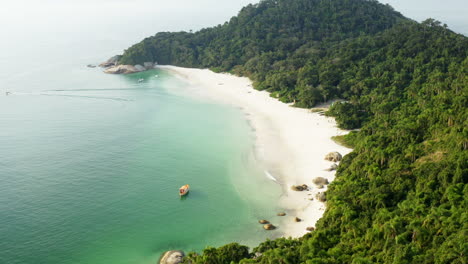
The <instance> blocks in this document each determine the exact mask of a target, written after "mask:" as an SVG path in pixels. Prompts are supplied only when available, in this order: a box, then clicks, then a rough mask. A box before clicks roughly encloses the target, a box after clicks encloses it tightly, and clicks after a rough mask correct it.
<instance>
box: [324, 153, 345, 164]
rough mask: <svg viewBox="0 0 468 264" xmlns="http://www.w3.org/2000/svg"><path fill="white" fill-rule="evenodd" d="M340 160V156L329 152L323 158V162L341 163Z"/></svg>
mask: <svg viewBox="0 0 468 264" xmlns="http://www.w3.org/2000/svg"><path fill="white" fill-rule="evenodd" d="M342 158H343V156H341V154H340V153H338V152H336V151H335V152H330V153H328V154H327V155H326V156H325V160H328V161H333V162H338V161H341V159H342Z"/></svg>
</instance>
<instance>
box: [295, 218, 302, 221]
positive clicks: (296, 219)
mask: <svg viewBox="0 0 468 264" xmlns="http://www.w3.org/2000/svg"><path fill="white" fill-rule="evenodd" d="M301 221H302V219H300V218H299V217H296V218H294V222H301Z"/></svg>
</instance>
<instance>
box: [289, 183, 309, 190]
mask: <svg viewBox="0 0 468 264" xmlns="http://www.w3.org/2000/svg"><path fill="white" fill-rule="evenodd" d="M307 189H308V186H307V185H306V184H302V185H293V186H291V190H293V191H296V192H302V191H307Z"/></svg>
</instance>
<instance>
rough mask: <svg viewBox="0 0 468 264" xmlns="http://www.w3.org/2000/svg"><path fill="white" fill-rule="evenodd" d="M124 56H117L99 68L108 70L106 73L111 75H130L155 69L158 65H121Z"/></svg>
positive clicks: (149, 63)
mask: <svg viewBox="0 0 468 264" xmlns="http://www.w3.org/2000/svg"><path fill="white" fill-rule="evenodd" d="M121 57H122V56H121V55H116V56H114V57H112V58H110V59H108V60H107V61H105V62H103V63H101V64H99V67H103V68H106V69H105V70H104V72H105V73H111V74H130V73H135V72H142V71H147V70H151V69H154V67H155V66H156V65H157V63H155V62H150V61H147V62H144V63H143V65H140V64H136V65H119V60H120V58H121Z"/></svg>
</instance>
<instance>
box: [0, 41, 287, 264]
mask: <svg viewBox="0 0 468 264" xmlns="http://www.w3.org/2000/svg"><path fill="white" fill-rule="evenodd" d="M101 33H102V35H96V36H97V37H96V38H92V37H90V36H89V35H86V37H84V36H83V35H75V34H73V33H72V32H71V33H70V34H65V35H63V36H62V37H61V38H56V36H36V35H32V36H29V37H25V38H26V39H29V40H30V41H28V42H22V41H16V42H14V41H11V42H8V41H7V42H3V43H2V44H1V45H3V46H2V47H1V48H2V50H3V51H5V50H9V51H10V52H2V53H1V54H0V61H1V62H2V69H1V71H0V72H1V73H0V238H1V239H0V263H6V264H15V263H18V264H40V263H44V264H55V263H57V264H58V263H60V264H66V263H73V264H75V263H76V264H78V263H80V264H108V263H112V264H130V263H131V264H140V263H141V264H143V263H155V262H156V261H157V259H158V258H159V256H160V254H161V253H162V252H164V251H166V250H172V249H182V250H185V251H190V250H196V251H200V250H202V249H203V248H205V247H206V246H207V245H212V246H221V245H223V244H225V243H229V242H239V243H243V244H247V245H249V246H254V245H256V244H257V243H258V242H260V241H263V240H264V239H266V238H267V237H273V236H275V235H278V234H279V233H280V232H281V230H278V231H274V232H266V231H264V230H263V229H262V227H261V225H260V224H258V223H257V221H258V219H260V218H269V219H275V218H274V217H273V215H275V214H276V211H277V208H276V207H275V206H276V205H275V203H276V201H277V198H278V197H279V195H280V188H279V187H278V186H277V185H276V184H275V183H274V182H272V181H270V180H268V179H267V178H266V177H265V176H264V173H263V168H261V167H260V166H259V164H257V163H256V162H255V160H254V157H253V154H252V153H253V152H252V151H253V140H254V134H253V131H252V130H251V128H250V127H249V126H248V123H247V121H246V120H245V118H244V117H243V114H242V113H241V112H240V110H238V109H235V108H233V107H230V106H224V105H221V104H216V103H213V102H209V101H204V100H202V99H199V98H193V97H191V96H190V95H189V93H185V92H184V91H185V90H189V89H190V87H189V85H188V84H187V83H185V82H184V81H183V80H180V79H178V78H175V77H174V76H171V75H170V74H169V73H167V72H163V71H159V70H153V71H148V72H144V73H139V74H134V75H126V76H122V75H107V74H104V73H102V71H101V69H99V68H87V67H86V65H87V64H88V63H98V62H100V61H103V60H105V59H106V58H107V57H110V56H111V55H112V54H114V53H115V52H114V51H113V50H109V48H108V47H106V46H104V45H102V46H101V45H98V44H102V42H105V43H107V44H108V43H109V42H108V40H106V39H105V38H104V37H105V36H106V35H105V33H104V32H101ZM103 36H104V37H103ZM123 38H124V37H122V39H123ZM129 38H130V37H129ZM33 39H35V40H37V41H35V42H34V41H33ZM103 39H104V40H103ZM93 41H95V42H94V44H91V43H93ZM127 41H131V40H127ZM32 43H35V45H34V46H33V47H31V46H30V45H31V44H32ZM116 43H117V44H118V43H120V44H122V43H123V42H119V41H118V40H116ZM156 75H157V77H156ZM139 79H144V81H143V82H138V80H139ZM7 91H9V92H11V94H10V95H8V96H7V95H6V92H7ZM184 184H190V185H191V192H190V193H189V195H188V197H187V198H186V199H180V198H179V196H178V188H179V187H180V186H181V185H184Z"/></svg>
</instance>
